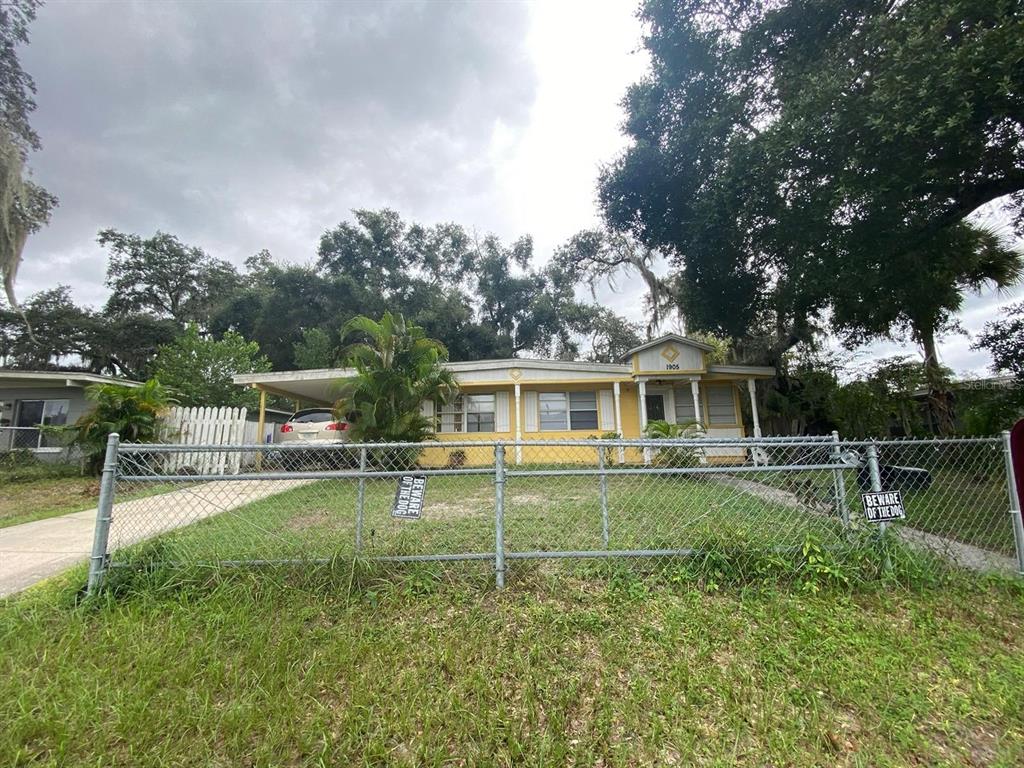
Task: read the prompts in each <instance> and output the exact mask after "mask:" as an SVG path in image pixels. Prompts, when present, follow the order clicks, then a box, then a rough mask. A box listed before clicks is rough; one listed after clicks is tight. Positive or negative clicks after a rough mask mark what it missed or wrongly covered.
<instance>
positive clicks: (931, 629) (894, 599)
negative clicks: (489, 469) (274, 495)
mask: <svg viewBox="0 0 1024 768" xmlns="http://www.w3.org/2000/svg"><path fill="white" fill-rule="evenodd" d="M593 568H594V570H593V572H592V573H590V574H589V575H587V576H576V575H570V574H567V573H559V574H558V575H552V574H549V573H548V572H546V571H545V569H544V568H543V567H541V566H539V565H537V564H526V565H525V566H524V567H523V568H520V569H519V570H518V571H517V575H516V577H515V579H514V580H513V581H512V582H511V583H510V585H509V588H508V589H506V590H505V591H503V592H497V591H495V590H493V588H492V586H491V582H490V580H489V579H487V578H484V577H483V576H480V577H474V576H473V575H472V573H467V574H464V575H463V577H460V578H457V579H452V578H451V577H452V573H451V571H440V572H439V571H436V570H434V569H429V568H425V567H421V566H410V567H409V568H407V569H405V570H403V571H401V573H400V575H398V576H395V575H392V577H390V578H388V579H379V578H375V577H373V576H372V575H371V574H367V573H362V572H358V573H356V574H355V575H354V578H352V579H351V580H350V579H349V576H348V574H346V572H345V570H344V568H342V569H340V570H339V572H337V573H333V574H321V575H320V576H318V577H317V578H316V579H315V580H314V579H313V578H312V577H310V578H308V579H307V580H304V581H300V580H299V577H297V576H296V575H295V574H294V573H283V572H282V573H278V572H274V573H269V574H268V573H267V572H255V573H254V572H251V571H235V572H233V573H231V574H226V573H219V574H217V575H215V576H213V577H211V578H210V579H208V580H206V581H205V582H203V583H198V582H193V583H184V584H182V583H179V582H176V579H175V578H174V577H172V576H168V577H167V578H163V579H157V578H156V577H153V578H152V581H138V582H136V583H135V584H134V586H133V587H131V588H130V589H129V588H126V589H125V590H124V591H123V592H122V593H121V594H120V595H119V596H118V598H117V599H114V598H113V597H110V596H107V597H105V598H103V599H102V600H101V601H99V603H98V604H94V605H91V606H90V605H76V604H75V600H74V588H75V587H77V586H78V585H79V583H80V579H81V577H82V575H83V572H82V571H77V572H76V573H75V574H74V575H73V577H68V578H67V579H65V580H64V581H63V582H62V583H60V584H57V585H54V586H50V587H48V588H45V587H44V588H41V589H37V590H35V591H33V592H31V593H29V594H27V595H24V596H22V597H21V598H18V599H15V600H12V601H8V602H6V603H2V602H0V723H3V727H2V728H0V764H2V765H5V766H23V765H54V766H57V765H131V766H246V765H248V766H278V765H282V766H284V765H287V766H322V765H409V766H412V765H425V766H435V765H436V766H441V765H517V766H518V765H523V766H549V765H566V764H573V765H604V766H639V765H720V766H731V765H749V766H767V765H786V766H818V765H849V766H904V765H935V766H941V765H965V766H966V765H973V766H979V765H985V766H1012V765H1020V764H1022V763H1024V593H1022V591H1021V588H1020V586H1019V585H1012V584H1008V583H999V582H993V583H986V584H981V583H974V584H968V583H963V582H959V581H955V582H952V583H948V584H946V585H945V586H944V587H943V588H941V589H940V588H935V589H924V590H917V591H906V590H902V589H899V588H894V587H891V586H889V587H886V588H881V589H877V590H872V591H864V590H859V591H854V592H853V593H839V592H834V591H828V590H826V591H824V592H822V593H820V594H817V595H809V594H802V593H799V592H797V591H795V590H779V589H777V588H776V589H767V590H766V589H762V590H757V589H726V590H718V591H708V589H707V588H706V587H705V588H700V587H699V586H698V584H697V583H695V582H690V581H685V580H683V581H677V580H674V579H672V578H663V577H648V578H641V577H639V576H638V575H636V574H635V573H634V572H632V571H630V570H623V569H622V568H621V567H619V565H618V564H602V565H601V566H596V565H595V566H593ZM470 570H472V569H471V568H470ZM439 573H440V574H441V575H440V576H439V575H438V574H439Z"/></svg>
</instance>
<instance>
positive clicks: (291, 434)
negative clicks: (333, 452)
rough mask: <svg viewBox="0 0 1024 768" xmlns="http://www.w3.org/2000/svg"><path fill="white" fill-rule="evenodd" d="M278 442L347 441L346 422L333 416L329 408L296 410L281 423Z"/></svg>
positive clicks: (317, 442) (318, 442)
mask: <svg viewBox="0 0 1024 768" xmlns="http://www.w3.org/2000/svg"><path fill="white" fill-rule="evenodd" d="M278 442H280V443H290V444H294V443H311V444H314V445H316V444H319V445H323V444H324V443H347V442H348V422H347V421H345V420H343V419H342V420H339V419H336V418H334V414H333V413H332V412H331V409H330V408H305V409H303V410H301V411H296V412H295V413H293V414H292V417H291V418H290V419H288V421H286V422H285V423H284V424H282V425H281V436H280V440H279V441H278Z"/></svg>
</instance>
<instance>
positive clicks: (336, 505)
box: [111, 474, 842, 563]
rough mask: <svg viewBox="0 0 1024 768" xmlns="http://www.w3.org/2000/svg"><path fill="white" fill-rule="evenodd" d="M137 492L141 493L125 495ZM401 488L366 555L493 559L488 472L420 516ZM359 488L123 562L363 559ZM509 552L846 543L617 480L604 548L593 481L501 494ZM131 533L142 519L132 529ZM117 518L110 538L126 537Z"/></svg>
mask: <svg viewBox="0 0 1024 768" xmlns="http://www.w3.org/2000/svg"><path fill="white" fill-rule="evenodd" d="M127 490H128V491H130V492H134V491H135V490H137V489H136V488H129V489H127ZM394 493H395V481H394V480H370V481H368V482H367V483H366V490H365V499H366V501H365V517H364V524H363V542H364V544H363V554H365V555H368V556H396V555H397V556H403V555H427V554H463V553H493V552H494V547H495V525H494V493H495V488H494V482H493V479H492V478H491V477H489V476H487V475H476V476H457V477H456V476H435V477H431V478H429V479H428V484H427V492H426V501H425V505H424V510H423V516H422V519H420V520H416V521H405V520H394V519H392V518H391V515H390V510H391V505H392V501H393V498H394ZM357 494H358V487H357V483H356V482H355V481H352V480H322V481H316V482H313V483H310V484H307V485H304V486H302V487H300V488H297V489H294V490H289V491H286V492H284V493H279V494H276V495H274V496H270V497H267V498H265V499H262V500H259V501H255V502H253V503H251V504H248V505H246V506H243V507H241V508H238V509H235V510H232V511H230V512H224V513H221V514H218V515H215V516H213V517H210V518H208V519H206V520H204V521H202V522H199V523H197V524H195V525H192V526H189V527H188V528H183V529H179V530H177V531H174V532H172V533H169V534H166V535H164V536H162V537H160V538H159V539H158V540H156V541H151V542H148V543H146V544H143V545H139V546H136V547H134V548H133V549H131V550H130V551H129V552H127V553H126V552H121V553H117V554H116V555H115V561H123V560H125V559H132V558H135V559H140V558H145V559H150V560H152V559H162V560H166V561H176V562H186V563H188V562H196V561H213V560H238V559H251V558H257V559H274V558H314V557H321V558H331V557H336V556H342V557H350V556H352V555H353V554H354V553H355V540H356V531H355V528H356V514H355V510H356V498H357ZM505 500H506V505H505V549H506V550H507V551H510V552H529V551H555V550H558V551H573V550H586V551H592V550H601V549H605V548H607V549H612V550H622V549H656V550H657V549H716V550H734V551H738V550H743V549H749V550H752V551H753V550H767V549H769V548H771V547H791V548H798V547H800V546H802V544H803V543H804V542H805V540H806V539H807V537H808V536H813V537H814V538H815V539H816V540H818V541H820V542H822V543H823V544H824V545H835V544H838V543H840V542H841V541H842V536H841V534H842V530H841V527H840V525H839V523H838V521H837V520H836V519H834V518H830V517H828V516H825V515H816V514H808V513H806V512H803V511H799V510H794V509H792V508H789V507H786V506H784V505H780V504H775V503H772V502H770V501H766V500H765V499H763V498H760V497H758V496H756V495H753V494H749V493H745V492H743V491H740V490H737V489H735V488H730V487H726V486H723V485H721V484H718V483H716V482H713V481H708V480H696V479H691V478H683V477H679V476H650V475H648V476H636V475H626V474H612V475H611V476H610V477H609V480H608V541H607V547H606V546H605V542H604V538H603V522H602V512H601V504H600V495H599V492H598V479H597V478H596V477H593V476H589V477H578V476H560V477H510V478H509V479H508V481H507V483H506V488H505ZM131 524H132V525H133V526H135V525H137V523H136V521H134V520H133V521H131ZM118 535H119V531H118V519H117V516H116V515H115V518H114V527H113V529H112V533H111V536H112V541H113V542H114V543H115V544H116V542H117V540H118Z"/></svg>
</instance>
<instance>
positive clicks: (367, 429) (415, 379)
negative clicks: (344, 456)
mask: <svg viewBox="0 0 1024 768" xmlns="http://www.w3.org/2000/svg"><path fill="white" fill-rule="evenodd" d="M356 335H359V336H362V337H363V338H364V339H365V341H361V342H358V343H355V344H352V345H350V346H349V347H348V348H346V349H345V352H344V355H343V357H344V364H345V366H346V367H350V368H355V370H356V373H355V375H353V376H350V377H349V378H347V379H343V380H342V381H341V382H339V383H338V387H337V391H338V399H337V401H336V402H335V404H334V411H335V413H336V414H338V416H339V417H344V418H347V419H348V420H349V421H350V422H351V427H350V429H351V434H352V438H353V439H354V440H357V441H359V442H377V441H387V442H420V441H422V440H424V439H426V438H427V437H428V436H429V435H430V434H431V433H432V432H433V431H434V425H433V424H432V423H431V421H430V419H428V418H427V417H426V416H424V415H423V413H422V412H421V409H420V408H421V404H422V402H423V401H424V400H431V401H435V402H438V401H439V402H442V403H447V402H450V401H451V399H452V398H454V397H455V395H456V393H457V392H458V385H457V384H456V383H455V378H454V377H453V376H452V374H451V372H450V371H448V370H447V369H446V368H445V367H444V363H445V362H446V361H447V360H448V350H447V349H446V348H445V346H444V344H442V343H441V342H439V341H436V340H435V339H428V338H427V336H426V333H425V332H424V330H423V329H422V328H420V327H419V326H417V325H413V324H412V323H406V322H405V318H404V317H402V315H401V313H396V314H394V315H392V314H391V313H390V312H385V313H384V316H383V317H381V319H380V322H379V323H378V322H376V321H374V320H371V319H370V318H368V317H364V316H362V315H359V316H358V317H353V318H352V319H351V320H349V321H348V322H347V323H345V325H344V326H342V329H341V338H342V340H345V339H348V338H350V337H352V336H356Z"/></svg>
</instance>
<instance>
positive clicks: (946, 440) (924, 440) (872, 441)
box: [840, 435, 1003, 447]
mask: <svg viewBox="0 0 1024 768" xmlns="http://www.w3.org/2000/svg"><path fill="white" fill-rule="evenodd" d="M1002 441H1003V439H1002V438H1001V437H999V436H998V435H992V436H991V437H885V438H857V439H852V438H843V439H842V440H841V441H840V443H841V444H842V445H844V446H850V447H860V446H868V445H878V446H884V445H972V444H974V445H977V444H982V445H984V444H991V445H997V444H1002Z"/></svg>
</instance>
